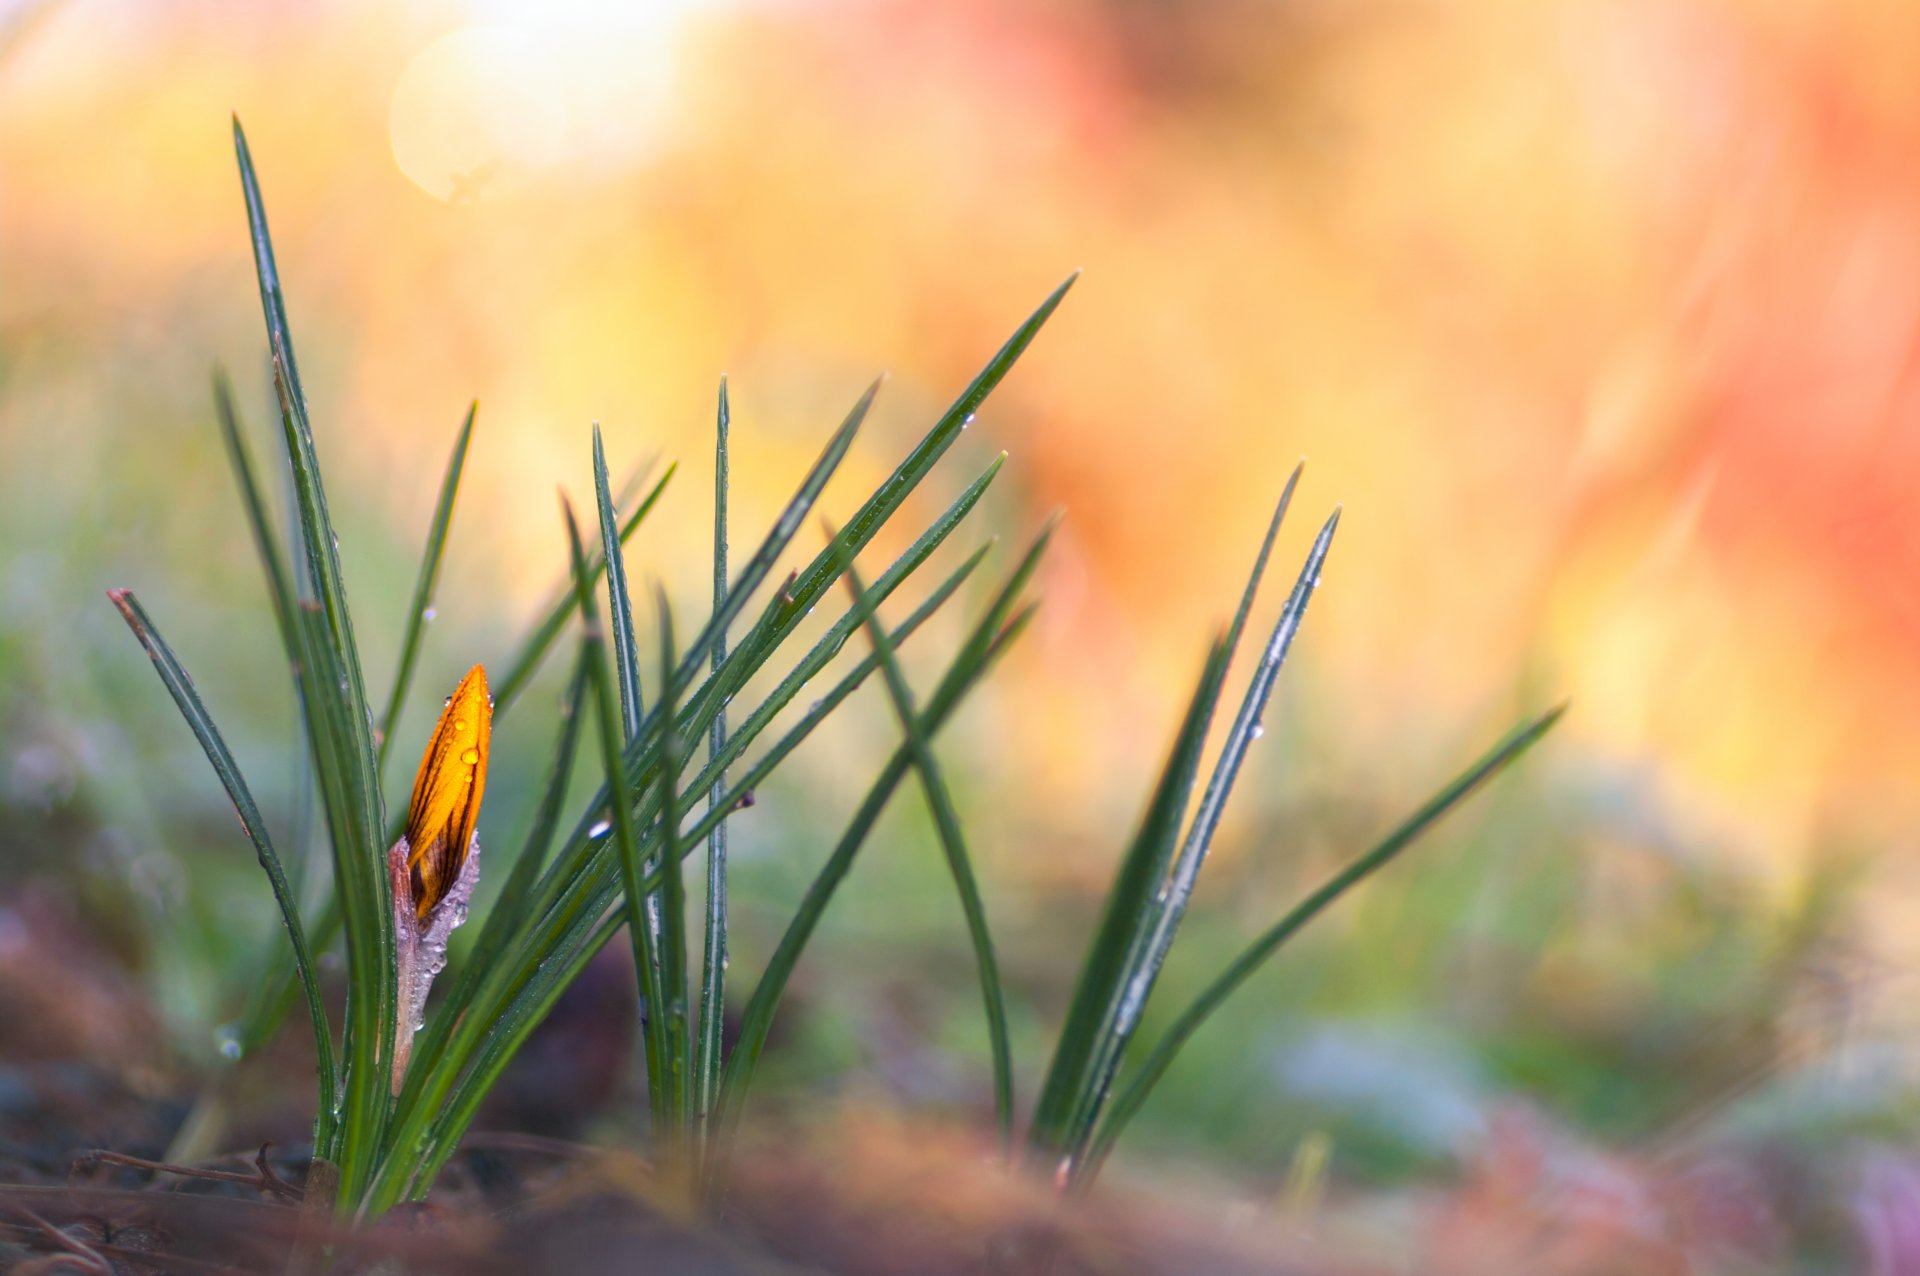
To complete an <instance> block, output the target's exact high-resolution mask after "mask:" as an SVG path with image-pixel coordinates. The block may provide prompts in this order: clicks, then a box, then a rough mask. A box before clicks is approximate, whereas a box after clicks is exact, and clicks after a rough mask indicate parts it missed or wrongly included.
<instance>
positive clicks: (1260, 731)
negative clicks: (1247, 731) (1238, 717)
mask: <svg viewBox="0 0 1920 1276" xmlns="http://www.w3.org/2000/svg"><path fill="white" fill-rule="evenodd" d="M1266 733H1267V724H1266V723H1264V722H1256V723H1254V724H1253V733H1252V738H1253V739H1255V740H1258V739H1259V738H1260V737H1261V736H1263V735H1265V734H1266Z"/></svg>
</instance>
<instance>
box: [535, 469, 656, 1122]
mask: <svg viewBox="0 0 1920 1276" xmlns="http://www.w3.org/2000/svg"><path fill="white" fill-rule="evenodd" d="M560 509H561V512H562V513H563V514H564V515H565V517H566V523H567V548H568V550H569V552H570V553H571V554H572V563H573V580H574V591H575V596H576V598H577V600H578V602H579V606H580V622H581V625H582V627H583V631H584V632H583V637H582V642H583V645H584V646H585V648H586V656H585V658H586V661H587V678H588V682H589V683H590V685H591V687H592V691H593V702H594V707H595V709H596V711H597V713H598V725H599V728H600V754H601V760H602V762H603V763H604V765H605V769H606V779H607V789H608V792H609V794H610V795H611V799H612V800H611V807H612V813H613V818H612V820H611V821H610V823H611V825H612V833H613V845H614V849H615V851H616V852H617V854H618V856H619V862H620V867H621V871H622V873H623V874H624V876H625V878H626V880H627V884H628V890H627V931H628V934H629V936H630V937H631V939H632V940H633V963H634V968H635V970H636V971H638V972H639V977H640V997H641V1006H640V1022H641V1025H642V1026H643V1028H644V1029H645V1036H646V1071H647V1102H648V1105H649V1107H650V1109H651V1111H652V1114H653V1127H654V1131H655V1133H656V1134H658V1133H660V1132H661V1130H662V1127H663V1126H664V1124H665V1122H666V1110H665V1108H664V1106H663V1103H664V1099H665V1096H666V1080H665V1078H664V1077H663V1076H662V1067H663V1065H664V1064H665V1063H666V1043H665V1040H664V1038H665V1023H664V1021H663V1019H662V1018H661V1015H660V1004H661V1002H662V1000H663V999H664V998H663V997H662V987H661V983H660V960H659V955H658V953H657V952H656V951H655V950H654V948H653V945H652V943H651V942H650V938H651V935H652V928H651V926H650V925H649V924H648V918H647V915H646V900H647V894H646V891H645V890H644V889H642V888H641V886H640V881H641V878H642V877H643V872H642V869H641V849H640V837H639V834H638V833H637V832H636V831H635V828H634V816H633V805H634V804H633V796H632V794H631V792H629V790H628V788H627V768H626V765H625V762H624V761H623V757H622V753H621V743H622V741H623V739H624V735H623V733H622V732H621V729H620V718H619V711H618V709H617V707H616V705H615V701H614V691H613V687H612V686H611V685H610V683H609V681H608V678H607V667H606V656H605V654H604V653H605V649H606V635H605V631H603V630H602V629H601V628H600V614H599V611H598V610H597V609H596V608H595V607H594V605H593V587H592V586H591V585H590V584H588V582H587V560H586V553H585V551H584V550H582V548H581V545H580V525H579V524H578V523H577V522H575V521H574V517H573V506H572V505H571V504H569V503H568V501H567V498H566V497H565V495H562V496H561V498H560Z"/></svg>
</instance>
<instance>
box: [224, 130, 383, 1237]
mask: <svg viewBox="0 0 1920 1276" xmlns="http://www.w3.org/2000/svg"><path fill="white" fill-rule="evenodd" d="M233 142H234V154H235V157H236V159H237V160H238V162H239V166H240V183H241V188H242V191H243V192H244V194H245V197H246V206H247V223H248V231H249V234H250V236H251V238H252V242H253V253H254V269H255V273H256V274H257V276H258V278H259V284H260V305H261V311H262V314H263V316H264V317H265V320H266V326H267V339H268V344H269V346H270V347H271V349H272V353H273V363H274V370H275V377H274V381H275V384H276V387H277V389H278V391H279V395H280V405H281V418H282V425H283V427H284V429H285V433H286V438H287V450H288V453H289V455H290V457H291V458H292V473H293V481H294V493H295V497H296V500H295V505H296V508H297V509H298V510H299V513H300V530H301V538H302V540H303V542H304V544H305V549H306V560H307V565H308V568H309V570H310V572H311V573H312V579H313V584H314V589H315V591H316V592H317V594H318V595H319V603H320V610H321V614H322V619H323V621H324V623H323V625H322V626H321V627H320V628H319V630H318V631H316V632H317V635H318V636H320V637H321V638H323V639H324V641H322V642H320V643H319V644H318V646H319V648H321V649H320V650H312V649H311V648H312V647H313V646H314V644H311V643H310V644H309V647H310V650H309V659H310V661H312V662H313V663H314V665H315V666H316V667H319V668H322V669H324V673H325V676H324V677H323V678H316V680H315V684H314V685H315V689H316V691H317V692H318V694H317V695H316V696H314V697H313V700H314V703H309V704H308V706H307V708H308V712H309V714H310V715H311V716H312V717H313V718H314V719H324V722H325V725H324V727H323V729H322V730H321V731H319V732H317V733H316V734H318V735H326V736H329V737H331V739H330V741H329V749H328V750H321V749H316V750H315V754H316V757H315V762H316V765H317V766H319V767H320V768H321V769H322V774H323V779H324V775H325V770H326V768H327V767H329V766H330V765H331V766H337V767H339V768H340V770H339V773H338V778H339V780H340V782H339V783H336V784H326V783H324V782H323V784H322V789H323V794H324V795H327V796H329V797H330V799H331V800H330V801H329V802H328V827H329V830H330V832H331V834H332V837H333V843H334V871H335V881H336V883H337V888H338V890H339V891H340V893H341V899H342V904H343V907H342V914H343V916H344V918H345V920H346V930H347V968H348V998H347V1003H348V1004H347V1030H346V1033H345V1035H344V1050H343V1053H344V1056H345V1064H344V1068H343V1072H344V1082H345V1088H346V1103H345V1111H344V1114H343V1117H342V1122H341V1129H342V1131H343V1136H344V1141H343V1144H342V1148H341V1158H340V1170H341V1181H340V1192H341V1199H342V1201H343V1202H351V1201H354V1200H356V1199H357V1198H358V1196H359V1194H360V1191H361V1189H362V1188H363V1187H364V1186H365V1183H366V1178H367V1175H368V1174H369V1173H370V1172H371V1170H372V1167H373V1162H374V1157H375V1155H376V1150H377V1147H378V1143H379V1139H380V1135H381V1133H382V1130H383V1127H384V1125H385V1123H386V1116H387V1096H386V1089H387V1074H388V1072H389V1069H388V1068H387V1067H386V1066H385V1065H386V1052H387V1051H388V1050H389V1049H390V1048H391V1042H392V1041H393V1027H394V1022H395V1002H394V943H393V910H392V907H391V900H390V899H389V898H388V885H387V881H386V875H385V873H384V872H383V871H380V870H381V863H382V861H381V856H382V855H383V853H384V851H385V847H384V846H383V845H382V844H381V842H380V835H381V832H382V829H383V826H384V825H385V823H386V818H385V811H384V805H383V802H382V798H381V793H380V780H379V775H378V772H377V770H376V754H375V750H374V745H373V719H372V714H371V712H370V710H369V709H368V706H367V692H366V681H365V679H364V677H363V676H362V674H361V669H360V653H359V649H358V647H357V646H356V645H355V642H354V637H353V622H352V619H351V617H350V616H349V614H348V610H347V594H346V585H345V582H344V580H343V579H342V576H341V571H340V553H339V542H338V538H337V537H336V535H335V534H334V529H333V523H332V520H331V519H330V517H329V515H328V513H327V498H326V490H325V487H324V485H323V483H322V481H321V476H320V461H319V456H318V453H317V451H316V450H315V447H314V438H313V428H312V424H311V422H310V420H309V419H308V415H307V400H306V393H305V390H304V388H303V387H302V385H301V382H300V373H299V368H298V365H297V364H296V363H295V361H294V355H293V343H292V339H291V337H290V336H289V334H288V330H287V315H286V305H285V299H284V297H283V295H282V291H281V286H280V275H279V268H278V266H277V265H276V264H275V262H274V255H273V243H272V239H271V237H270V236H269V233H268V230H267V216H266V207H265V204H264V201H263V200H262V198H261V195H260V184H259V180H258V178H257V176H256V175H255V172H254V167H253V158H252V156H251V154H250V153H249V152H248V149H247V140H246V136H245V134H244V133H243V132H242V131H241V128H240V121H239V119H238V118H236V119H235V120H234V122H233ZM309 628H311V627H309ZM329 751H330V752H331V753H332V754H333V756H332V757H330V758H329V757H328V756H326V754H327V752H329Z"/></svg>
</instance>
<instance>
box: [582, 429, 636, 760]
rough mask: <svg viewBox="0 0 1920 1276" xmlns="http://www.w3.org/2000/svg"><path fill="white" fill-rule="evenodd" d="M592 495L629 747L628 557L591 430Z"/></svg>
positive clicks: (603, 458)
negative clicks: (596, 515)
mask: <svg viewBox="0 0 1920 1276" xmlns="http://www.w3.org/2000/svg"><path fill="white" fill-rule="evenodd" d="M593 495H594V501H595V503H596V505H597V507H598V509H599V511H600V555H601V558H602V559H603V560H605V562H606V565H607V629H608V633H609V636H610V637H611V638H612V641H613V669H614V673H615V675H616V676H617V677H618V679H619V683H620V725H621V726H622V727H623V728H624V729H625V738H626V740H627V742H628V743H629V744H631V743H632V742H633V741H634V740H636V739H638V738H639V736H640V719H641V717H642V716H643V714H642V706H641V702H640V644H639V642H638V641H637V640H636V639H635V637H634V632H633V596H632V594H631V593H630V592H629V591H628V589H627V558H626V555H625V554H624V553H623V552H621V549H620V530H619V529H620V516H619V515H618V514H617V513H615V512H614V508H613V493H612V492H611V491H610V490H609V489H608V484H607V451H606V447H605V445H604V444H603V443H602V442H601V439H600V427H599V426H598V425H595V426H594V427H593Z"/></svg>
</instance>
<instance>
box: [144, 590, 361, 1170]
mask: <svg viewBox="0 0 1920 1276" xmlns="http://www.w3.org/2000/svg"><path fill="white" fill-rule="evenodd" d="M107 597H109V598H111V599H112V600H113V605H114V606H115V607H117V608H119V609H120V614H121V616H123V617H124V618H125V619H126V622H127V627H128V628H129V629H131V630H133V634H134V637H136V638H138V639H139V640H140V645H141V646H142V647H145V648H146V649H147V655H148V656H149V657H151V658H152V660H153V667H154V669H155V671H156V672H158V673H159V675H160V681H161V682H162V683H164V684H165V685H166V688H167V692H168V694H170V695H171V696H172V697H173V702H174V704H176V705H178V706H179V708H180V716H181V717H183V718H185V719H186V720H187V726H188V728H190V729H191V730H192V732H193V735H194V738H195V739H197V740H198V741H200V747H201V749H203V750H204V751H205V752H206V755H207V761H209V762H211V763H212V764H213V770H214V773H215V774H216V775H218V776H219V777H220V783H221V785H222V786H223V787H224V788H225V789H226V790H227V797H228V798H229V799H230V800H231V801H232V802H233V809H234V813H235V814H236V815H238V816H239V817H240V827H241V829H242V830H244V831H245V832H246V835H247V839H248V840H249V841H251V842H252V843H253V850H254V854H255V855H256V856H258V857H259V860H260V867H261V868H262V869H264V870H265V871H266V874H267V881H268V883H269V884H270V885H271V886H272V888H273V899H274V903H276V904H278V905H279V907H280V922H281V924H282V925H283V926H285V927H286V931H287V939H288V940H289V942H291V944H292V945H293V961H294V968H295V969H296V970H297V971H298V972H299V976H300V990H301V992H303V993H304V994H305V995H306V1000H307V1013H308V1015H309V1016H310V1017H311V1019H312V1023H313V1048H314V1056H315V1063H316V1068H317V1070H318V1073H319V1103H318V1110H317V1114H316V1116H315V1118H314V1143H315V1145H316V1146H318V1147H323V1148H324V1147H329V1146H331V1145H332V1143H333V1140H334V1123H335V1116H334V1103H335V1095H336V1093H337V1082H336V1079H335V1075H334V1054H333V1030H332V1029H331V1028H330V1027H329V1026H328V1024H327V1011H326V1005H325V1003H324V1002H322V1001H321V999H320V984H319V981H318V980H317V979H316V978H315V977H314V973H313V972H314V962H313V950H312V949H311V948H310V947H308V945H307V932H306V928H305V927H304V926H303V925H302V924H301V921H300V906H299V903H298V901H297V900H295V899H294V895H293V887H292V886H291V885H289V884H288V882H287V875H286V872H285V870H284V869H282V868H281V866H280V856H279V855H278V853H276V852H275V851H274V849H273V841H272V839H271V838H270V837H268V835H267V826H266V823H265V821H263V820H262V819H261V818H260V808H259V807H258V806H257V805H255V803H254V800H253V793H252V791H251V790H250V789H248V788H247V782H246V779H245V778H244V777H243V776H242V775H241V774H240V767H239V765H238V764H237V763H235V762H234V760H233V754H232V753H230V752H229V751H228V749H227V745H226V741H225V740H223V739H221V737H220V730H219V728H218V727H216V726H215V725H214V722H213V717H212V715H210V714H209V713H208V712H207V707H206V705H205V704H204V703H202V702H201V700H200V693H199V692H197V691H195V690H194V686H193V680H192V679H191V678H189V677H188V676H187V671H186V670H185V669H184V668H182V667H181V665H180V661H179V660H178V659H177V658H176V657H175V656H174V654H173V650H172V649H171V648H170V647H168V646H167V644H166V640H165V639H163V638H161V636H160V632H159V630H157V629H155V628H154V625H153V621H152V620H151V619H149V618H148V616H147V613H146V611H145V610H144V609H143V608H142V607H141V606H140V602H139V600H138V599H137V598H135V597H134V596H133V591H132V590H128V589H112V590H108V591H107Z"/></svg>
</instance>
